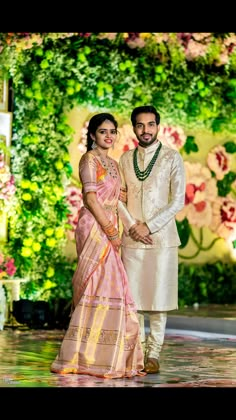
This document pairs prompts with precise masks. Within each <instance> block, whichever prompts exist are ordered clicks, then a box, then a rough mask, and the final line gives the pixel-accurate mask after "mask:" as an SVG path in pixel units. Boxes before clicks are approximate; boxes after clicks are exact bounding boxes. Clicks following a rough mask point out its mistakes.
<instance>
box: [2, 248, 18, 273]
mask: <svg viewBox="0 0 236 420" xmlns="http://www.w3.org/2000/svg"><path fill="white" fill-rule="evenodd" d="M15 272H16V266H15V260H14V258H11V257H10V256H9V255H7V256H6V255H4V254H3V253H0V279H3V278H9V277H13V276H14V274H15Z"/></svg>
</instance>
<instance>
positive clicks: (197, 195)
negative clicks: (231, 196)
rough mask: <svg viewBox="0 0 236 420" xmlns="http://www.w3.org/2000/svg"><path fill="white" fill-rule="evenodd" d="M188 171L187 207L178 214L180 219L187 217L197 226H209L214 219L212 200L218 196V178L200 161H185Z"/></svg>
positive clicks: (177, 217) (177, 216)
mask: <svg viewBox="0 0 236 420" xmlns="http://www.w3.org/2000/svg"><path fill="white" fill-rule="evenodd" d="M184 166H185V171H186V194H185V207H184V208H183V209H182V210H181V211H180V212H179V213H178V214H177V215H176V219H177V220H178V221H182V220H183V219H184V218H185V217H186V218H187V219H188V221H189V223H190V224H192V225H195V226H197V227H202V226H208V225H209V224H210V223H211V221H212V202H214V201H215V199H216V197H217V186H216V179H215V178H213V177H212V176H211V172H210V171H209V169H208V168H205V167H204V166H202V165H201V164H200V163H190V162H184Z"/></svg>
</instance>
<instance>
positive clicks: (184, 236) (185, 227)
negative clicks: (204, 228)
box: [176, 217, 190, 249]
mask: <svg viewBox="0 0 236 420" xmlns="http://www.w3.org/2000/svg"><path fill="white" fill-rule="evenodd" d="M176 226H177V230H178V234H179V237H180V241H181V245H180V246H179V248H180V249H182V248H184V247H185V246H186V245H187V243H188V240H189V237H190V226H189V222H188V219H187V218H186V217H185V218H184V220H182V222H179V221H178V220H176Z"/></svg>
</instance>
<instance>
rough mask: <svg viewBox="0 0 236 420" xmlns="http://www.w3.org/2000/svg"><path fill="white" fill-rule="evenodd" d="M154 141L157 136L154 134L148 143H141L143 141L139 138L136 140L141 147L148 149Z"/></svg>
mask: <svg viewBox="0 0 236 420" xmlns="http://www.w3.org/2000/svg"><path fill="white" fill-rule="evenodd" d="M156 140H157V134H155V136H153V137H152V139H151V140H150V141H149V142H148V143H147V142H143V140H142V138H141V137H139V138H138V141H139V145H140V146H142V147H149V146H151V145H152V144H153V143H155V141H156Z"/></svg>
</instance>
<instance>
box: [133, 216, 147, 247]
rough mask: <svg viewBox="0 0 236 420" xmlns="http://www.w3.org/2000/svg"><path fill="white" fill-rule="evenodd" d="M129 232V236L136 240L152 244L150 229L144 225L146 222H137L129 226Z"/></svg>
mask: <svg viewBox="0 0 236 420" xmlns="http://www.w3.org/2000/svg"><path fill="white" fill-rule="evenodd" d="M129 234H130V236H131V238H132V239H133V240H134V241H136V242H142V243H143V244H150V245H151V244H152V243H153V242H152V238H151V236H150V231H149V229H148V227H147V225H146V223H143V222H140V221H139V220H137V222H136V223H135V224H134V225H133V226H131V228H130V229H129Z"/></svg>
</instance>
